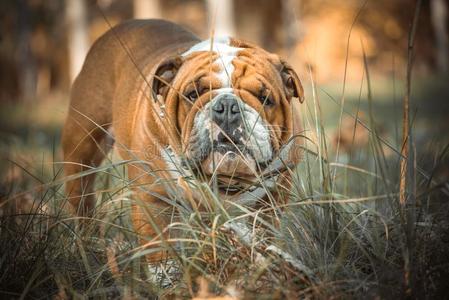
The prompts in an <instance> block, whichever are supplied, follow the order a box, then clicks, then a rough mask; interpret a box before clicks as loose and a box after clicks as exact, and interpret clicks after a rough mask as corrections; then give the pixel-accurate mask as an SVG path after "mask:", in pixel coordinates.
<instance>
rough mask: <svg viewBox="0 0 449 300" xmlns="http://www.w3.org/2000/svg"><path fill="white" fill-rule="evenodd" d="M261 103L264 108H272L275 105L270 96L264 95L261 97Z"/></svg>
mask: <svg viewBox="0 0 449 300" xmlns="http://www.w3.org/2000/svg"><path fill="white" fill-rule="evenodd" d="M259 101H260V103H262V104H263V105H264V106H272V105H273V104H274V102H273V100H272V99H271V97H270V95H269V94H266V93H263V94H260V95H259Z"/></svg>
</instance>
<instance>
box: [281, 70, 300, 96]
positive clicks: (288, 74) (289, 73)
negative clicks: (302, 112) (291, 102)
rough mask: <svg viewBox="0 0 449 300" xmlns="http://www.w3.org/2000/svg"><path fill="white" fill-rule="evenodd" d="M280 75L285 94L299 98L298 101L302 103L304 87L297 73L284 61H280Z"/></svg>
mask: <svg viewBox="0 0 449 300" xmlns="http://www.w3.org/2000/svg"><path fill="white" fill-rule="evenodd" d="M281 77H282V81H283V83H284V86H285V88H286V90H287V96H289V97H296V98H298V99H299V102H301V103H303V102H304V89H303V87H302V84H301V81H300V80H299V77H298V74H296V72H295V71H294V70H293V68H292V67H291V66H290V65H289V64H288V63H287V62H285V61H281Z"/></svg>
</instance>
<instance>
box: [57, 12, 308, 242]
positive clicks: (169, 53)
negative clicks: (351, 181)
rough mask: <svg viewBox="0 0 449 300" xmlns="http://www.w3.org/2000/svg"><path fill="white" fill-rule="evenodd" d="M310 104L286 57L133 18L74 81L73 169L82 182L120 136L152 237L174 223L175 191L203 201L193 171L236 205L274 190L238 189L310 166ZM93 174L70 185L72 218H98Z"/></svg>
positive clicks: (138, 214)
mask: <svg viewBox="0 0 449 300" xmlns="http://www.w3.org/2000/svg"><path fill="white" fill-rule="evenodd" d="M303 101H304V91H303V87H302V85H301V81H300V80H299V77H298V75H297V74H296V73H295V71H294V70H293V68H292V67H291V66H290V65H289V64H288V63H287V62H286V61H284V60H283V59H281V58H280V57H279V56H278V55H276V54H273V53H269V52H268V51H265V50H263V49H262V48H260V47H258V46H256V45H253V44H251V43H249V42H246V41H242V40H238V39H235V38H230V37H213V38H211V39H209V40H206V41H202V40H200V39H199V38H198V37H197V36H195V35H194V34H193V33H191V32H190V31H188V30H186V29H185V28H183V27H181V26H179V25H177V24H174V23H171V22H168V21H164V20H132V21H127V22H124V23H122V24H119V25H117V26H115V27H113V28H111V29H110V30H109V31H108V32H106V33H105V34H104V35H103V36H102V37H100V38H99V39H98V40H97V41H96V42H95V43H94V44H93V46H92V48H91V49H90V51H89V53H88V55H87V57H86V60H85V62H84V65H83V67H82V70H81V71H80V74H79V75H78V77H77V78H76V80H75V82H74V83H73V87H72V91H71V102H70V108H69V111H68V117H67V119H66V122H65V125H64V128H63V133H62V149H63V154H64V160H65V162H66V163H65V167H64V171H65V174H66V175H67V176H72V175H75V174H77V173H79V172H82V171H85V170H88V169H90V168H92V167H97V166H99V165H100V163H101V162H102V160H103V158H104V156H105V154H106V153H107V150H104V148H103V147H102V146H101V145H102V144H104V143H105V141H106V140H107V138H108V136H109V133H110V132H111V129H113V130H112V131H113V136H114V140H115V147H116V148H117V151H118V153H119V154H120V156H121V157H122V158H123V159H124V160H127V161H129V162H128V177H129V180H130V182H132V183H133V184H132V185H133V197H134V198H136V199H138V200H139V201H140V202H141V203H145V204H146V206H147V209H148V210H149V211H150V213H148V211H144V209H143V208H142V206H141V205H137V204H136V205H133V207H132V220H133V225H134V227H135V229H136V231H138V232H139V233H140V234H141V235H142V236H147V237H154V236H157V235H158V234H159V233H160V232H161V231H162V229H163V228H165V227H166V226H167V225H168V224H169V222H170V217H167V214H163V213H161V212H162V211H166V209H167V207H168V206H169V204H168V203H167V201H163V200H162V199H166V198H170V190H171V188H173V189H178V190H179V189H183V190H184V191H187V193H186V194H188V195H191V198H192V199H193V200H192V201H193V202H195V201H196V200H195V199H197V192H198V191H196V190H195V188H192V187H189V186H188V184H186V181H185V180H184V181H183V178H185V177H186V176H192V174H201V175H200V176H198V177H199V178H202V180H203V181H204V182H207V183H208V182H212V181H213V180H212V179H213V178H215V179H216V178H219V179H220V180H218V181H220V182H221V183H223V182H224V184H222V185H221V186H220V187H218V190H219V194H220V195H225V196H227V197H228V198H229V199H231V201H232V200H233V199H235V201H243V200H244V199H246V200H248V199H250V200H251V199H252V200H254V201H257V199H262V198H263V197H266V195H265V194H266V189H265V188H260V187H259V188H256V189H253V190H251V191H246V192H242V191H240V190H239V189H235V188H234V187H235V186H239V184H240V183H241V182H243V181H245V182H251V181H253V182H255V181H257V180H260V179H261V178H265V177H263V176H264V174H269V173H273V172H274V173H277V174H278V175H277V176H275V177H270V178H271V180H273V178H275V179H274V180H275V182H274V184H279V182H280V180H281V179H280V177H282V178H284V183H285V184H288V182H289V180H285V178H288V174H285V173H286V172H285V171H279V170H280V167H281V166H285V165H287V164H296V163H298V162H299V160H300V156H301V155H300V151H298V149H300V148H301V143H302V142H301V138H299V136H300V135H301V128H302V127H301V126H300V125H301V118H300V113H299V108H300V104H301V103H302V102H303ZM282 174H283V175H285V176H279V175H282ZM73 178H75V179H73ZM236 178H237V179H236ZM94 179H95V173H90V174H88V175H86V176H83V177H77V176H73V177H72V180H70V181H68V182H67V183H66V193H67V195H68V199H69V202H70V206H71V209H72V210H73V212H74V213H77V214H79V215H83V216H90V215H91V214H92V212H93V210H94V206H95V197H94V190H93V189H94V185H93V184H94ZM243 179H244V180H243ZM262 180H263V179H262ZM164 182H165V183H164ZM166 182H172V183H173V184H172V185H171V188H170V187H169V186H168V185H167V184H166ZM272 183H273V182H272ZM252 200H251V201H252ZM193 205H195V204H193ZM148 215H150V216H151V220H150V221H149V220H148ZM155 227H158V229H156V228H155Z"/></svg>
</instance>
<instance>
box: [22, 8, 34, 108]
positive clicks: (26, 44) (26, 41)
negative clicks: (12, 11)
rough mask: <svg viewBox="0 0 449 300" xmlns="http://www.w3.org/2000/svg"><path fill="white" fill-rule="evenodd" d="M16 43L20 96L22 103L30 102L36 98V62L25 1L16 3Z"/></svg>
mask: <svg viewBox="0 0 449 300" xmlns="http://www.w3.org/2000/svg"><path fill="white" fill-rule="evenodd" d="M17 4H18V5H17V6H18V14H19V17H18V23H19V24H18V28H19V32H18V41H17V42H18V43H17V45H18V46H17V54H18V57H17V60H18V66H19V74H20V75H19V78H20V80H19V84H20V94H21V98H22V100H24V101H31V100H33V99H34V98H35V96H36V81H37V78H36V62H35V60H34V57H33V55H32V53H31V45H30V40H31V28H30V23H29V20H30V11H29V7H28V3H27V1H24V0H19V1H18V3H17Z"/></svg>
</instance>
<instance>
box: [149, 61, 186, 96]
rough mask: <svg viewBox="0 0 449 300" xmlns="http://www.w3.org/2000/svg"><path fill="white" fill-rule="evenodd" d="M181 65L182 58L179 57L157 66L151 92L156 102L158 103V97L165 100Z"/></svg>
mask: <svg viewBox="0 0 449 300" xmlns="http://www.w3.org/2000/svg"><path fill="white" fill-rule="evenodd" d="M181 65H182V58H181V56H179V55H178V56H174V57H170V58H168V59H166V60H164V61H162V62H161V63H160V64H159V65H158V66H157V68H156V70H155V72H154V77H153V82H152V84H151V90H152V93H153V98H154V100H155V101H157V96H158V95H161V96H162V97H163V98H165V96H166V95H167V93H168V91H169V90H170V87H171V83H172V81H173V79H174V78H175V76H176V73H177V72H178V70H179V68H180V67H181Z"/></svg>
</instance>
